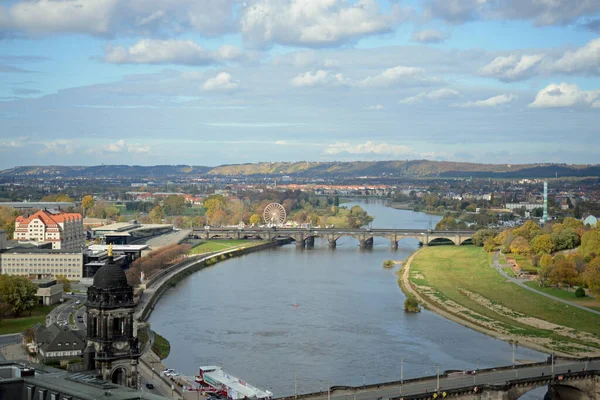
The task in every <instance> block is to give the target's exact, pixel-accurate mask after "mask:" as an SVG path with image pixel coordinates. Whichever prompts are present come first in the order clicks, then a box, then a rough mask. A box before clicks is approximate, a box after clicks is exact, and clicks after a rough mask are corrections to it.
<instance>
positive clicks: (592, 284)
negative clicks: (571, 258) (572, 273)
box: [583, 257, 600, 294]
mask: <svg viewBox="0 0 600 400" xmlns="http://www.w3.org/2000/svg"><path fill="white" fill-rule="evenodd" d="M583 281H584V282H585V284H586V285H587V286H588V287H589V288H590V290H591V291H592V292H593V293H596V294H600V257H595V258H594V259H593V260H592V261H590V262H589V263H588V265H587V266H586V267H585V271H584V273H583Z"/></svg>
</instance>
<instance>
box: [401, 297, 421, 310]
mask: <svg viewBox="0 0 600 400" xmlns="http://www.w3.org/2000/svg"><path fill="white" fill-rule="evenodd" d="M404 311H407V312H420V311H421V307H419V302H418V301H417V299H415V298H414V297H413V296H408V297H407V298H406V300H405V301H404Z"/></svg>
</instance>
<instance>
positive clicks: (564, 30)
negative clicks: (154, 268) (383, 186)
mask: <svg viewBox="0 0 600 400" xmlns="http://www.w3.org/2000/svg"><path fill="white" fill-rule="evenodd" d="M599 75H600V2H598V1H596V0H554V1H551V2H540V1H536V0H495V1H491V0H422V1H418V0H357V1H355V0H248V1H237V0H155V1H152V2H149V1H143V0H127V1H125V0H28V1H25V0H7V1H4V2H2V4H0V83H1V84H0V168H2V169H4V168H10V167H12V166H17V165H50V164H53V165H99V164H102V163H104V164H136V165H156V164H190V165H208V166H216V165H221V164H230V163H236V164H237V163H245V162H258V161H303V160H305V161H334V160H339V161H353V160H390V159H400V160H405V159H430V160H451V161H467V162H482V163H535V162H565V163H576V164H587V163H598V160H599V159H600V158H599V156H598V147H599V145H600V79H599Z"/></svg>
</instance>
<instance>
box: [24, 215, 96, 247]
mask: <svg viewBox="0 0 600 400" xmlns="http://www.w3.org/2000/svg"><path fill="white" fill-rule="evenodd" d="M13 236H14V239H15V240H18V241H20V242H23V241H29V242H40V243H44V242H50V243H52V248H53V249H55V250H76V251H81V249H82V248H83V247H84V246H85V233H84V231H83V217H82V216H81V214H77V213H67V212H64V211H62V210H58V211H48V210H45V209H44V210H40V211H38V212H36V213H35V214H33V215H31V216H29V217H23V216H18V217H17V219H16V220H15V233H14V235H13Z"/></svg>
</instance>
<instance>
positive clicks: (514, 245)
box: [510, 236, 531, 254]
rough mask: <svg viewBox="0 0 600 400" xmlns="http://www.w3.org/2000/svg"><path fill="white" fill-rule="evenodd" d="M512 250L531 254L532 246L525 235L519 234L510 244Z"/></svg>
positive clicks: (516, 252) (512, 251) (517, 252)
mask: <svg viewBox="0 0 600 400" xmlns="http://www.w3.org/2000/svg"><path fill="white" fill-rule="evenodd" d="M510 251H511V253H515V254H529V253H530V252H531V247H530V246H529V242H528V241H527V239H525V238H524V237H523V236H517V237H516V238H515V239H514V240H513V241H512V242H511V244H510Z"/></svg>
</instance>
